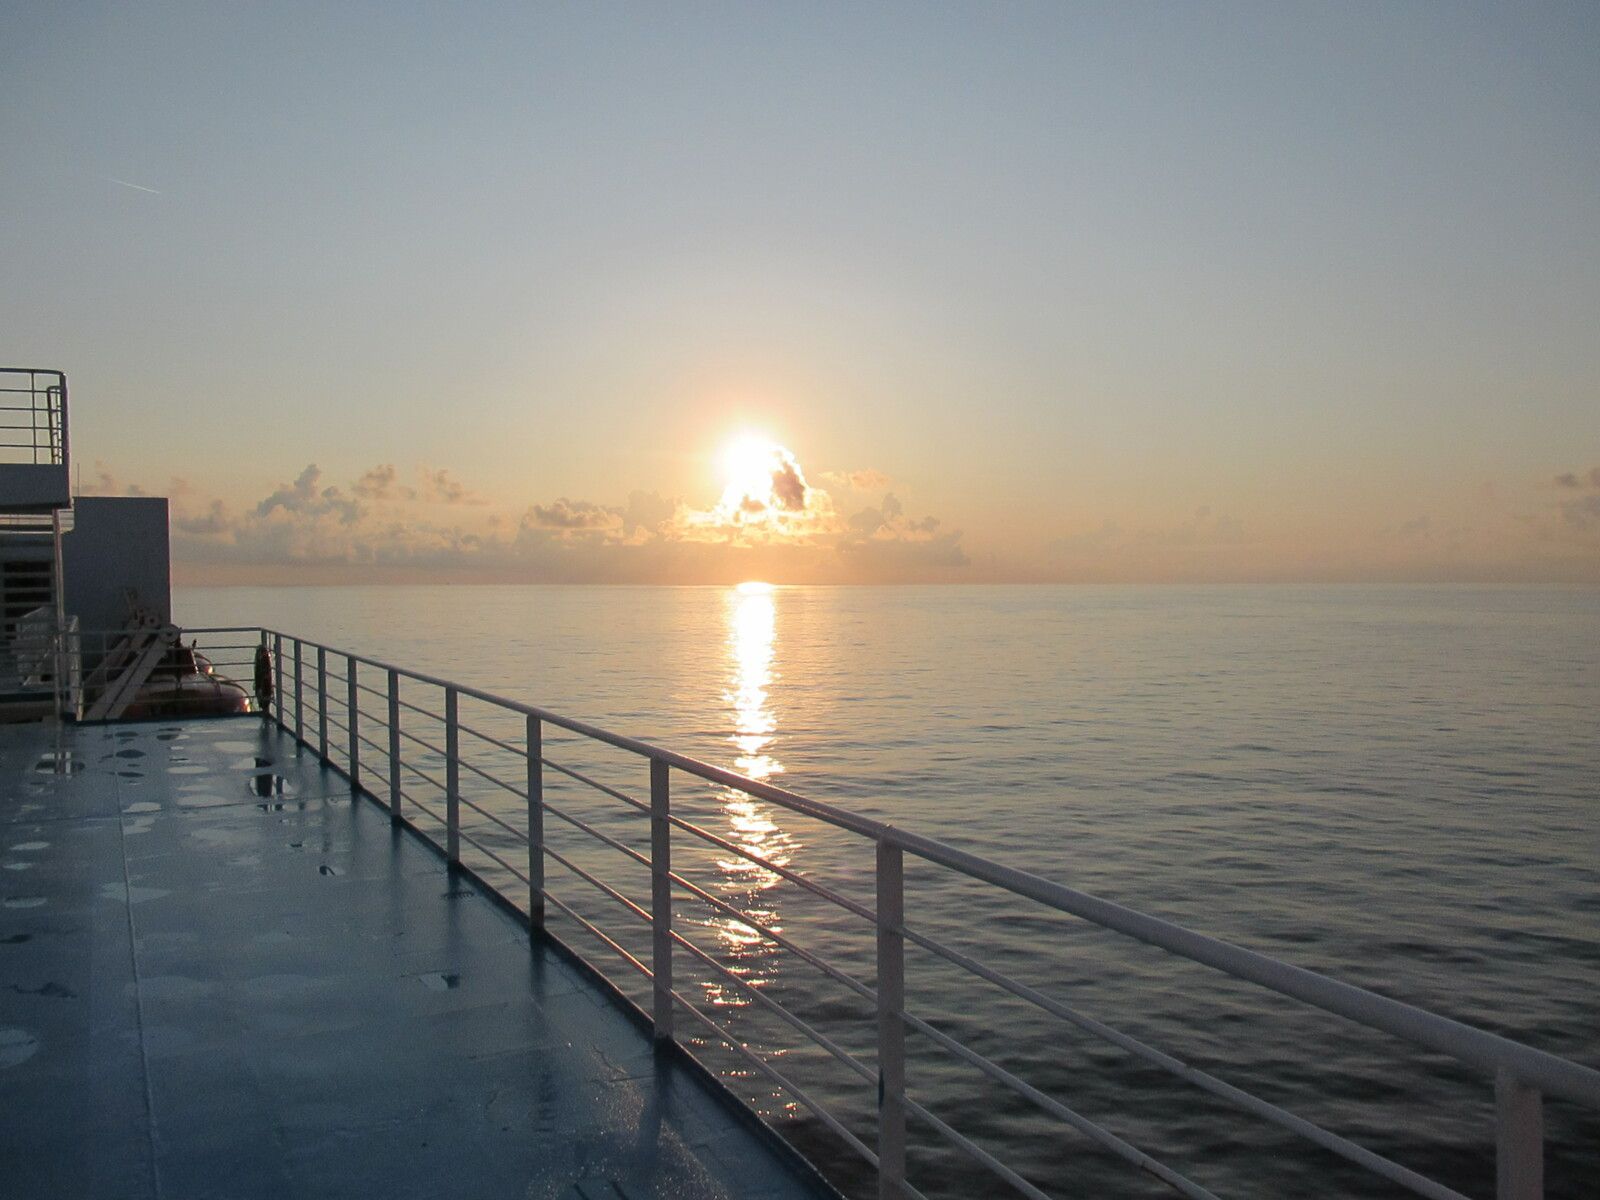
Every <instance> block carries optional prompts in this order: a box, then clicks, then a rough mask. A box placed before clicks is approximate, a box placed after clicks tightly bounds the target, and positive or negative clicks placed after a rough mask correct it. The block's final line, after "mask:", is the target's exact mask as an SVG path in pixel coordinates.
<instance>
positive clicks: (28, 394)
mask: <svg viewBox="0 0 1600 1200" xmlns="http://www.w3.org/2000/svg"><path fill="white" fill-rule="evenodd" d="M0 463H31V464H34V465H37V466H59V467H66V466H68V465H69V447H68V444H67V377H66V375H65V374H64V373H62V372H61V371H50V370H44V369H42V368H37V367H0Z"/></svg>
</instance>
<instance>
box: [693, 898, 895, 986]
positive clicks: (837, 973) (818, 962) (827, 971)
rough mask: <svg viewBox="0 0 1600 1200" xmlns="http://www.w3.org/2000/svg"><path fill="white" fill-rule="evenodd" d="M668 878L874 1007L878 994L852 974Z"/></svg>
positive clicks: (716, 901) (724, 904)
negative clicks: (842, 985)
mask: <svg viewBox="0 0 1600 1200" xmlns="http://www.w3.org/2000/svg"><path fill="white" fill-rule="evenodd" d="M667 878H668V879H670V880H672V882H673V883H675V884H677V885H678V886H679V887H681V888H682V889H683V890H684V891H686V892H688V893H690V894H691V895H693V896H696V897H698V898H699V899H700V900H703V901H704V902H705V903H706V904H709V905H710V906H711V907H712V908H713V909H715V910H716V911H718V912H720V913H722V914H723V915H724V916H726V917H731V918H732V919H733V920H735V921H738V922H739V923H740V924H741V925H748V926H749V927H750V928H751V929H753V930H755V931H756V932H757V933H759V934H760V935H761V936H762V937H764V938H767V939H769V940H771V941H773V942H775V943H777V944H778V945H779V946H782V947H783V948H784V949H785V950H787V951H789V953H791V954H793V955H795V956H796V957H797V958H800V959H802V960H803V961H805V962H808V963H810V964H811V965H812V966H813V967H816V968H817V970H819V971H821V972H822V973H823V974H824V975H827V976H828V977H829V978H830V979H836V980H838V981H839V982H840V983H842V984H844V985H845V987H847V988H849V989H850V990H851V991H852V992H855V993H856V995H858V996H860V997H862V999H864V1000H866V1001H867V1002H868V1003H871V1004H877V1002H878V993H877V992H875V991H873V990H872V989H871V988H869V987H868V986H867V985H866V984H864V983H862V982H861V981H860V980H858V979H856V978H855V977H854V976H853V975H851V974H849V973H848V972H846V971H841V970H839V968H837V967H835V966H832V965H831V964H829V963H827V962H824V961H823V960H822V959H821V958H820V957H818V956H817V955H815V954H813V953H812V952H811V951H810V950H807V949H805V948H804V947H802V946H798V945H796V944H795V943H794V942H793V941H791V940H790V939H789V938H787V937H785V936H784V935H783V934H781V933H778V932H777V931H775V930H772V929H768V928H767V927H766V926H765V925H763V924H761V922H759V921H757V920H756V919H755V918H754V917H751V916H749V915H748V914H746V913H743V912H740V911H739V910H738V909H737V908H735V907H734V906H733V905H731V904H728V903H725V902H724V901H722V900H719V899H717V897H715V896H713V895H712V894H711V893H710V892H708V891H706V890H705V889H704V888H702V887H700V886H699V885H698V884H696V883H694V882H692V881H690V880H688V879H685V878H684V877H683V876H682V875H679V874H678V873H677V872H676V871H668V872H667Z"/></svg>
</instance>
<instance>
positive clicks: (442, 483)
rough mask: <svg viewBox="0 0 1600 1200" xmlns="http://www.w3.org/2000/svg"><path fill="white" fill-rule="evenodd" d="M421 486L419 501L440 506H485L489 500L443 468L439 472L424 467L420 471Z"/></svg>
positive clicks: (417, 491)
mask: <svg viewBox="0 0 1600 1200" xmlns="http://www.w3.org/2000/svg"><path fill="white" fill-rule="evenodd" d="M417 474H418V478H419V479H420V480H421V485H420V486H419V487H418V488H417V490H416V498H417V499H419V500H425V501H428V500H431V501H436V502H438V503H440V504H473V505H484V504H487V503H489V502H488V500H486V499H484V498H483V497H482V496H480V495H478V494H477V493H476V492H474V491H472V490H471V489H469V488H468V487H467V486H466V485H465V484H464V483H462V482H461V481H460V480H458V479H455V478H454V477H453V476H452V475H451V474H450V472H449V471H448V470H446V469H444V468H443V467H440V468H438V469H437V470H434V469H430V468H428V467H422V468H419V470H418V473H417Z"/></svg>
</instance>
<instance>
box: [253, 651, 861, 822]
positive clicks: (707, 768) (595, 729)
mask: <svg viewBox="0 0 1600 1200" xmlns="http://www.w3.org/2000/svg"><path fill="white" fill-rule="evenodd" d="M265 632H266V633H268V634H278V633H279V631H278V630H275V629H267V630H265ZM281 636H283V637H287V638H291V639H293V635H291V634H282V635H281ZM293 640H298V641H300V642H301V644H302V645H306V646H310V647H311V648H312V649H322V650H329V651H332V652H333V653H335V654H346V653H347V652H346V651H342V650H339V649H337V648H336V647H333V646H324V645H322V644H321V643H318V642H313V641H309V640H307V639H304V638H300V639H293ZM349 657H351V658H354V659H356V661H357V662H360V663H363V664H365V665H367V666H371V667H376V668H378V669H380V670H385V671H394V672H396V673H397V674H399V675H402V676H404V677H406V678H407V679H414V680H416V681H417V682H419V683H427V684H432V685H433V686H435V687H440V688H455V690H456V692H457V693H458V694H459V695H461V696H465V697H470V698H472V699H474V700H482V701H484V702H486V703H489V704H494V705H498V706H499V707H501V708H504V709H508V710H510V711H511V712H516V713H521V714H523V715H524V716H530V717H538V718H539V719H540V720H542V721H545V722H548V723H549V724H551V725H554V726H556V727H557V728H559V729H565V730H567V731H568V732H569V733H576V734H579V735H580V736H583V737H587V738H590V739H592V740H594V741H597V742H604V743H605V744H606V745H608V746H615V747H616V748H617V749H619V750H628V751H631V752H632V753H634V754H638V755H641V756H643V757H645V758H653V759H657V760H659V761H661V762H664V763H666V764H667V765H668V766H671V767H676V768H678V769H679V770H681V771H685V772H687V773H688V774H691V775H697V776H699V777H700V778H702V779H706V780H709V781H710V782H712V783H721V784H724V785H725V786H727V787H731V788H733V789H735V790H736V791H741V792H744V793H745V794H747V795H751V796H756V797H759V798H760V799H763V800H771V801H773V802H774V803H776V804H780V805H782V806H783V807H785V808H788V809H790V810H792V811H794V812H798V813H802V814H804V815H808V816H813V817H816V818H818V819H819V820H823V821H828V822H830V823H832V824H835V825H838V826H840V827H841V828H844V829H849V830H852V831H853V832H856V833H860V834H863V835H864V836H867V837H873V838H875V837H877V836H879V835H880V834H881V833H883V832H884V831H886V830H888V829H890V828H891V826H889V825H886V824H884V823H883V822H881V821H874V820H872V819H870V818H867V817H862V816H859V815H857V814H856V813H852V812H849V811H848V810H846V809H840V808H834V807H833V806H832V805H829V804H823V803H821V802H820V801H816V800H811V799H809V798H807V797H805V796H802V795H800V794H799V793H797V792H790V791H787V790H786V789H784V788H780V787H776V786H774V785H772V784H770V783H763V782H761V781H759V780H755V779H750V778H748V777H746V776H743V775H740V774H739V773H738V772H736V771H730V770H728V769H726V768H724V767H718V766H713V765H712V764H711V763H707V762H701V761H700V760H699V759H696V758H691V757H689V756H688V755H687V754H679V753H678V752H677V751H674V750H667V749H664V748H662V747H660V746H653V745H651V744H649V743H648V742H641V741H639V740H638V739H637V738H630V737H625V736H623V735H622V734H617V733H612V732H611V731H610V730H608V729H602V728H600V727H599V726H598V725H590V724H589V723H587V722H585V721H577V720H574V719H572V718H571V717H564V716H562V715H561V714H560V713H555V712H551V711H550V710H549V709H544V708H539V707H537V706H535V705H531V704H523V703H521V702H520V701H516V700H511V699H508V698H506V697H505V696H497V695H495V694H494V693H493V692H488V691H485V690H483V689H482V688H478V687H472V686H471V685H468V684H460V683H453V682H451V681H450V680H448V679H442V678H440V677H438V676H436V675H428V674H425V673H423V672H421V671H414V670H411V669H410V668H408V667H402V666H399V665H397V664H395V663H390V662H385V661H384V660H382V659H376V658H367V657H365V656H361V655H349ZM440 719H442V718H440Z"/></svg>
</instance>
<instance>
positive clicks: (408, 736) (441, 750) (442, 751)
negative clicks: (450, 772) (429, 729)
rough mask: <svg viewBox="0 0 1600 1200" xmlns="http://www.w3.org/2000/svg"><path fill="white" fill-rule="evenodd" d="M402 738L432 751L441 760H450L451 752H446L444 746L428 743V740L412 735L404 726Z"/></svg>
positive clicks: (401, 731)
mask: <svg viewBox="0 0 1600 1200" xmlns="http://www.w3.org/2000/svg"><path fill="white" fill-rule="evenodd" d="M400 736H401V737H403V738H405V739H406V740H407V741H409V742H415V743H416V744H417V745H419V746H421V747H423V748H424V749H426V750H432V751H433V752H434V753H435V754H437V755H439V756H440V757H441V758H448V757H449V752H448V751H446V750H445V748H444V747H443V746H435V745H434V744H433V743H432V742H430V741H428V740H427V739H426V738H419V737H418V736H417V735H416V734H414V733H412V732H411V731H410V730H409V729H406V728H405V727H404V726H402V727H401V729H400Z"/></svg>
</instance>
